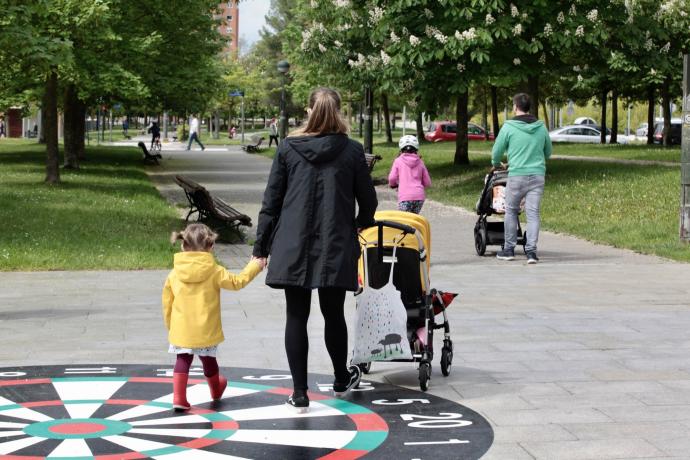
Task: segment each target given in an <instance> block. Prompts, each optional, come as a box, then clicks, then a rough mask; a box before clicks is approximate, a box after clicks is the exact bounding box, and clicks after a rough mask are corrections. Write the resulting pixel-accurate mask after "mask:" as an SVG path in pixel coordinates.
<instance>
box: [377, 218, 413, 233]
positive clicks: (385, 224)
mask: <svg viewBox="0 0 690 460" xmlns="http://www.w3.org/2000/svg"><path fill="white" fill-rule="evenodd" d="M372 227H378V228H379V229H383V227H390V228H395V229H397V230H400V231H402V232H405V233H409V234H411V235H414V233H415V232H416V231H417V229H415V228H414V227H410V226H409V225H405V224H400V223H398V222H393V221H390V220H377V221H376V222H374V225H372Z"/></svg>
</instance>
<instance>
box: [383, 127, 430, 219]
mask: <svg viewBox="0 0 690 460" xmlns="http://www.w3.org/2000/svg"><path fill="white" fill-rule="evenodd" d="M398 147H399V148H400V154H399V155H398V158H396V159H395V161H394V162H393V166H392V167H391V172H390V174H388V185H390V186H391V187H393V188H395V187H397V188H398V209H399V210H400V211H406V212H413V213H415V214H419V213H420V212H421V211H422V206H423V205H424V200H425V199H426V194H425V192H424V190H425V189H426V188H428V187H430V186H431V177H429V171H428V170H427V169H426V166H425V165H424V162H423V161H422V159H421V157H420V156H419V141H418V140H417V137H416V136H403V137H401V138H400V141H399V142H398Z"/></svg>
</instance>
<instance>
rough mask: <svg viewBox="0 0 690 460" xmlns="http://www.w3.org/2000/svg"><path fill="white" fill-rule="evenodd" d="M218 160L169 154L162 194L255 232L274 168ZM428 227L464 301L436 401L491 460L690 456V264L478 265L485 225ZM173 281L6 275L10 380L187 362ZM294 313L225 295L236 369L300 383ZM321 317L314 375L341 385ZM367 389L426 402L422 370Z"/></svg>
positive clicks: (376, 375)
mask: <svg viewBox="0 0 690 460" xmlns="http://www.w3.org/2000/svg"><path fill="white" fill-rule="evenodd" d="M209 150H210V149H207V150H206V151H205V152H201V151H198V150H197V151H192V152H182V151H171V150H169V149H165V148H164V151H163V156H164V161H163V164H162V166H161V167H160V168H151V169H150V173H151V178H152V180H153V181H154V182H155V183H156V185H157V186H158V187H159V189H160V191H161V193H162V194H163V196H165V197H166V198H167V199H169V200H171V201H172V202H175V203H184V202H185V198H184V195H183V194H182V191H181V190H180V189H179V188H178V187H177V186H176V185H174V183H173V182H172V177H173V175H174V174H176V173H184V174H185V175H188V176H189V177H191V178H192V179H194V180H196V181H198V182H200V183H202V184H203V185H205V186H206V187H207V188H208V189H209V190H210V191H211V192H212V193H213V194H216V195H218V196H220V197H221V198H223V199H224V200H226V201H228V202H229V203H231V204H232V205H233V206H235V207H236V208H237V209H239V210H241V211H244V212H245V213H247V214H249V215H250V216H252V217H253V219H254V220H256V216H257V214H258V211H259V208H260V201H261V197H262V195H263V189H264V185H265V181H266V178H267V176H268V170H269V168H270V160H268V159H266V158H264V157H261V156H256V155H247V154H244V153H243V152H241V151H239V149H231V150H223V151H209ZM480 189H481V184H477V194H479V193H480ZM379 192H380V193H379V197H380V201H381V204H380V209H392V208H394V206H395V201H394V198H395V197H394V195H393V194H391V193H390V192H389V191H388V190H384V189H381V190H379ZM546 199H549V198H548V196H547V197H546ZM181 210H182V209H181ZM423 214H424V215H425V216H426V217H427V218H429V219H430V221H431V223H432V235H433V236H432V253H431V261H432V268H431V279H432V284H433V286H434V287H436V288H438V289H442V290H448V291H456V292H460V297H459V299H458V300H456V302H455V303H454V304H453V305H452V306H451V308H450V310H449V314H450V321H451V327H452V332H453V338H454V341H455V344H456V351H455V361H454V366H453V372H452V374H451V376H450V377H447V378H444V377H443V376H442V375H441V373H440V369H439V365H438V362H435V363H434V372H433V376H432V382H431V389H430V392H431V393H433V394H435V395H438V396H441V397H444V398H448V399H452V400H455V401H458V402H460V403H462V404H463V405H466V406H468V407H470V408H472V409H474V410H476V411H478V412H479V413H481V414H482V415H483V416H484V417H486V418H487V419H488V420H489V421H490V422H491V424H492V426H493V428H494V431H495V441H494V445H493V447H492V448H491V449H490V450H489V452H488V453H487V455H486V456H485V458H489V459H523V458H524V459H532V458H538V459H613V458H678V459H680V458H688V452H690V359H688V354H689V353H690V335H689V334H688V331H689V330H690V308H689V306H688V299H689V298H690V285H688V282H687V280H688V279H689V278H690V265H688V264H679V263H674V262H669V261H666V260H663V259H660V258H656V257H649V256H642V255H639V254H635V253H632V252H630V251H624V250H617V249H613V248H610V247H606V246H600V245H594V244H590V243H588V242H585V241H581V240H578V239H575V238H572V237H568V236H562V235H556V234H552V233H543V234H542V235H541V238H540V257H541V263H540V264H538V265H535V266H531V265H530V266H528V265H527V264H526V260H525V259H524V258H520V259H519V260H516V261H514V262H500V261H497V260H496V259H495V258H494V257H492V255H493V254H490V255H488V256H487V257H477V256H476V254H475V253H474V247H473V239H472V228H473V226H474V222H475V217H476V216H474V215H473V214H472V213H469V212H467V211H464V210H462V209H459V208H455V207H449V206H443V205H440V204H437V203H432V202H429V203H427V204H425V207H424V210H423ZM251 239H252V233H251V230H250V232H249V234H248V240H250V241H251ZM219 252H220V258H221V259H222V260H223V261H224V262H226V263H227V264H228V265H229V266H232V267H239V266H241V265H243V264H244V262H245V261H246V260H248V258H249V247H248V246H235V247H225V248H221V250H220V251H219ZM166 274H167V271H135V272H38V273H0V337H2V339H3V340H2V347H0V363H2V367H7V366H14V365H36V364H57V363H115V364H116V363H147V364H165V363H170V362H172V360H171V358H170V356H169V355H168V354H167V353H166V351H167V341H166V336H165V333H164V327H163V325H162V321H161V318H160V291H161V287H162V284H163V280H164V278H165V276H166ZM262 278H263V275H262ZM283 308H284V307H283V298H282V293H281V292H280V291H274V290H272V289H269V288H267V287H266V286H265V285H264V284H263V280H257V281H255V282H254V283H253V284H252V285H251V286H250V287H248V288H247V289H245V290H243V291H240V292H238V293H228V294H226V295H224V297H223V324H224V330H225V336H226V341H225V342H224V343H223V344H222V345H221V347H220V361H221V364H222V365H223V366H242V367H257V368H272V369H283V370H284V369H287V362H286V359H285V356H284V352H283V338H282V330H283V319H284V313H283ZM313 311H314V314H313V315H312V320H311V321H310V333H311V344H312V346H311V353H310V371H313V372H321V373H329V372H330V365H329V360H328V356H327V354H326V352H325V348H324V346H323V340H322V337H323V335H322V331H323V321H322V318H321V316H320V315H319V314H318V309H314V310H313ZM353 312H354V300H353V298H352V297H348V300H347V313H348V317H349V318H350V319H351V318H352V315H353ZM437 339H439V337H438V336H437ZM437 349H438V347H437ZM368 377H369V378H370V379H372V380H383V381H387V382H390V383H393V384H396V385H402V386H407V387H410V388H417V373H416V371H415V369H414V366H413V365H412V364H407V363H389V364H382V363H375V364H374V365H373V367H372V373H371V374H370V375H369V376H368Z"/></svg>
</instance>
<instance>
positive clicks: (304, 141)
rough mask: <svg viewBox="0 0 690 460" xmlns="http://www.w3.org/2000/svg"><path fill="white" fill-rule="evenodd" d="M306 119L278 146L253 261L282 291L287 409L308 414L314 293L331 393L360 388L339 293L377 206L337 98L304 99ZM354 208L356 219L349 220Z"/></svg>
mask: <svg viewBox="0 0 690 460" xmlns="http://www.w3.org/2000/svg"><path fill="white" fill-rule="evenodd" d="M308 114H309V115H308V120H307V122H306V123H305V124H304V125H303V126H302V127H300V128H299V129H298V130H297V131H295V132H293V133H292V134H291V135H290V136H289V137H288V138H287V139H285V140H283V141H282V142H281V143H280V145H279V146H278V150H277V152H276V156H275V159H274V160H273V166H272V167H271V173H270V176H269V179H268V184H267V186H266V191H265V193H264V199H263V204H262V208H261V212H260V213H259V223H258V226H257V232H256V243H255V244H254V251H253V254H254V256H255V257H260V258H266V257H268V256H269V254H270V256H271V259H270V264H269V265H268V273H267V275H266V284H267V285H269V286H270V287H272V288H277V289H284V290H285V301H286V304H287V321H286V324H285V350H286V352H287V358H288V364H289V366H290V373H291V374H292V381H293V387H294V388H293V393H292V395H291V396H290V397H289V398H288V400H287V404H288V405H289V406H291V407H292V408H294V409H295V410H297V411H298V412H306V411H308V409H309V398H308V396H307V355H308V350H309V339H308V336H307V320H308V319H309V310H310V304H311V296H312V290H313V289H318V293H319V304H320V307H321V313H322V314H323V316H324V320H325V323H326V324H325V332H324V335H325V342H326V349H327V350H328V354H329V355H330V358H331V362H332V364H333V371H334V375H335V381H334V383H333V391H334V393H335V394H336V396H343V395H344V394H346V393H347V392H348V391H349V390H351V389H352V388H355V387H356V386H357V385H358V384H359V380H360V378H361V374H360V370H359V368H358V367H357V366H350V367H349V368H348V366H347V353H348V345H347V324H346V322H345V315H344V311H343V307H344V302H345V293H346V291H355V290H356V289H357V287H358V286H357V260H358V258H359V255H360V247H359V241H358V238H357V229H358V228H362V227H367V226H370V225H372V224H373V220H374V212H375V211H376V207H377V205H378V201H377V199H376V190H375V189H374V185H373V184H372V180H371V176H370V175H369V171H368V168H367V164H366V160H365V157H364V149H363V148H362V145H361V144H360V143H358V142H355V141H353V140H351V139H349V138H348V136H347V132H348V126H347V123H346V121H345V120H344V119H343V117H342V115H341V114H340V95H339V94H338V93H337V92H336V91H334V90H332V89H330V88H318V89H316V90H314V91H313V92H312V93H311V96H310V97H309V110H308ZM355 202H356V203H357V205H358V206H359V214H358V215H357V216H356V217H355Z"/></svg>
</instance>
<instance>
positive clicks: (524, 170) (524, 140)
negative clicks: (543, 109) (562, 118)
mask: <svg viewBox="0 0 690 460" xmlns="http://www.w3.org/2000/svg"><path fill="white" fill-rule="evenodd" d="M504 153H505V154H506V155H507V156H508V176H532V175H535V176H544V175H545V174H546V159H547V158H549V157H550V156H551V139H550V138H549V133H548V131H547V130H546V126H544V123H543V122H542V121H541V120H537V119H536V118H535V117H533V116H531V115H521V116H518V117H516V118H515V119H513V120H508V121H506V122H505V123H504V124H503V127H502V128H501V131H500V132H499V133H498V137H497V138H496V142H495V143H494V148H493V150H492V151H491V164H492V165H494V166H500V164H501V159H502V158H503V154H504Z"/></svg>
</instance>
